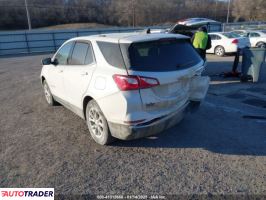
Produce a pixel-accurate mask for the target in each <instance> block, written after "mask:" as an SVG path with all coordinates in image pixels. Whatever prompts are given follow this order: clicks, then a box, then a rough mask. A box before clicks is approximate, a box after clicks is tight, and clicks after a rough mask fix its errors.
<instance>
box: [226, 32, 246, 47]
mask: <svg viewBox="0 0 266 200" xmlns="http://www.w3.org/2000/svg"><path fill="white" fill-rule="evenodd" d="M223 35H224V36H225V37H227V38H229V40H230V41H231V42H232V43H233V44H236V45H237V47H238V48H239V49H243V48H245V47H250V42H249V39H248V38H247V37H241V36H240V35H239V34H237V33H233V32H228V33H223Z"/></svg>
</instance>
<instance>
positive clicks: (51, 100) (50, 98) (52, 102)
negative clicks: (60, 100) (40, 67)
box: [42, 80, 56, 106]
mask: <svg viewBox="0 0 266 200" xmlns="http://www.w3.org/2000/svg"><path fill="white" fill-rule="evenodd" d="M42 85H43V90H44V96H45V99H46V102H47V103H48V104H49V105H50V106H55V105H56V101H55V100H54V97H53V95H52V93H51V90H50V88H49V86H48V84H47V82H46V80H44V81H43V83H42Z"/></svg>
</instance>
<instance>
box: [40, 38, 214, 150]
mask: <svg viewBox="0 0 266 200" xmlns="http://www.w3.org/2000/svg"><path fill="white" fill-rule="evenodd" d="M42 64H43V68H42V71H41V76H40V77H41V83H42V85H43V89H44V94H45V97H46V101H47V103H48V104H49V105H55V104H56V102H59V103H61V104H63V105H64V106H65V107H67V108H69V109H70V110H72V111H73V112H74V113H76V114H77V115H79V116H80V117H81V118H83V119H85V120H86V122H87V125H88V129H89V132H90V134H91V136H92V138H93V139H94V140H95V141H96V142H97V143H99V144H101V145H104V144H108V143H110V142H111V141H113V138H119V139H122V140H129V139H135V138H140V137H145V136H150V135H153V134H156V133H159V132H162V131H163V130H165V129H167V128H170V127H172V126H174V125H176V124H177V123H178V122H179V121H180V120H181V119H182V118H183V117H184V114H185V113H186V111H187V109H189V108H191V107H194V106H196V105H199V103H200V102H201V101H202V100H203V99H204V97H205V95H206V92H207V89H208V85H209V77H204V76H201V72H202V71H203V69H204V66H205V63H204V61H203V60H202V59H201V58H200V56H199V55H198V54H197V52H196V51H195V50H194V48H193V47H192V45H191V44H190V42H189V39H188V37H185V36H181V35H176V34H143V33H142V34H140V33H131V34H130V33H126V34H121V33H120V34H106V35H96V36H87V37H77V38H73V39H70V40H68V41H66V42H65V43H64V44H63V45H62V46H61V47H60V48H59V50H58V51H57V52H56V53H55V54H54V56H53V57H52V58H46V59H44V60H43V61H42Z"/></svg>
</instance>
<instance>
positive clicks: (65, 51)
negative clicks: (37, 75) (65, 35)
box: [55, 42, 74, 65]
mask: <svg viewBox="0 0 266 200" xmlns="http://www.w3.org/2000/svg"><path fill="white" fill-rule="evenodd" d="M73 44H74V42H68V43H66V44H65V45H64V46H62V48H61V49H60V50H59V51H58V52H57V54H56V55H55V59H57V61H58V64H59V65H66V64H67V59H68V57H69V54H70V51H71V49H72V46H73Z"/></svg>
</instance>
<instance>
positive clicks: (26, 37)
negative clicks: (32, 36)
mask: <svg viewBox="0 0 266 200" xmlns="http://www.w3.org/2000/svg"><path fill="white" fill-rule="evenodd" d="M24 34H25V40H26V45H27V50H28V53H30V46H29V41H28V36H27V32H26V31H25V32H24Z"/></svg>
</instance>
